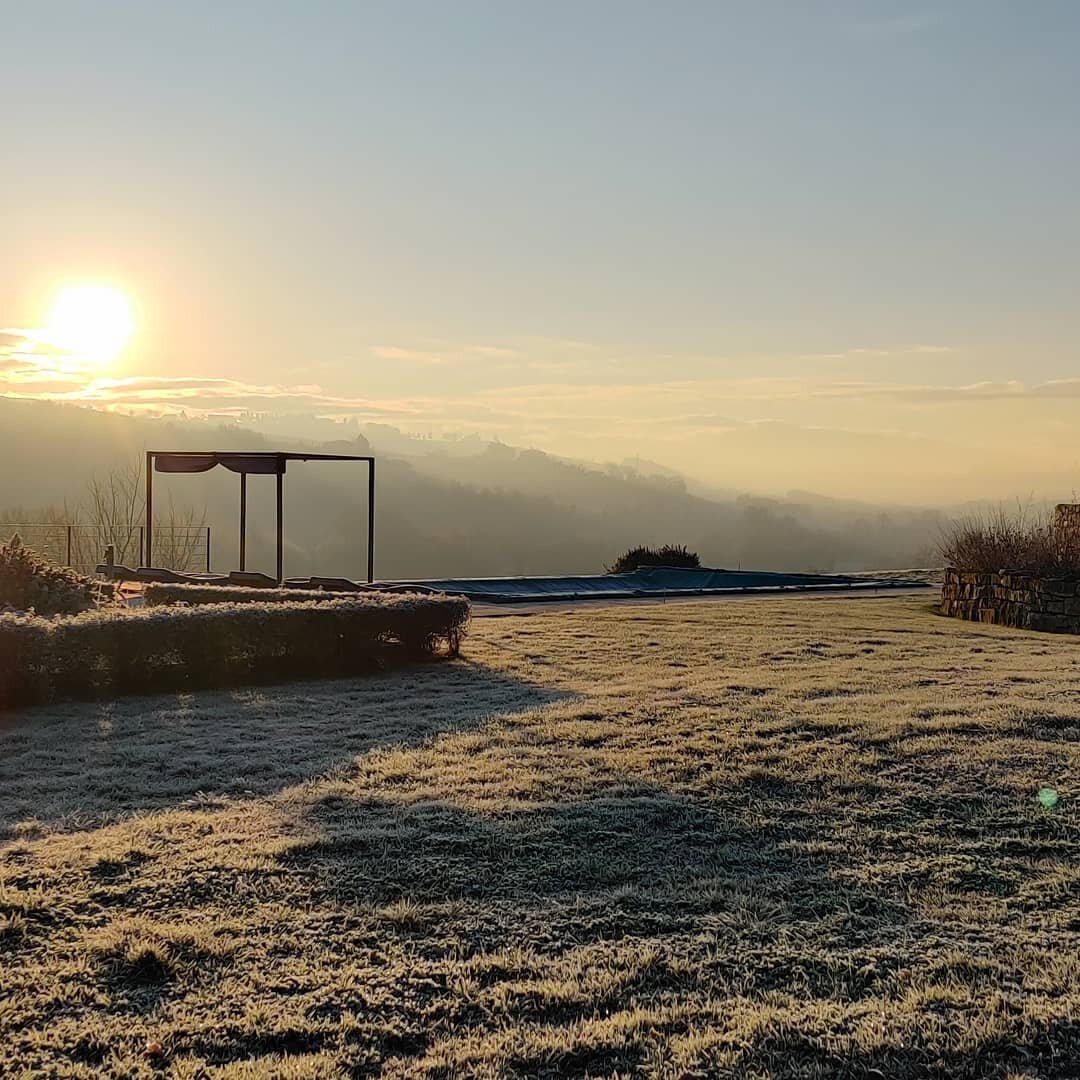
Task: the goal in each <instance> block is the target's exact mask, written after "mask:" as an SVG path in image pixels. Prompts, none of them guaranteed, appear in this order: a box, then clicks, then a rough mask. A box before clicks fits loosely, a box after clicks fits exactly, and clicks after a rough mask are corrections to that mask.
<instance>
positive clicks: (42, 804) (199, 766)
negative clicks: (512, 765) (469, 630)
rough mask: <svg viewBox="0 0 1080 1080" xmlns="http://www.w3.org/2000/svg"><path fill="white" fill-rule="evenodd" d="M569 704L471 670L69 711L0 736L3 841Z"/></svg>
mask: <svg viewBox="0 0 1080 1080" xmlns="http://www.w3.org/2000/svg"><path fill="white" fill-rule="evenodd" d="M569 696H570V695H569V694H567V693H565V692H563V691H559V690H555V689H551V688H547V687H543V686H540V685H537V684H534V683H529V682H523V681H520V680H518V679H514V678H508V677H507V676H505V675H501V674H496V673H495V672H493V671H491V670H490V669H488V668H485V667H482V666H479V665H476V664H469V663H465V662H449V661H445V660H434V661H429V662H426V663H420V664H416V665H414V666H412V667H408V668H405V669H402V670H397V671H393V672H386V673H382V674H376V675H369V676H362V677H357V678H349V679H333V680H325V681H318V682H302V683H290V684H287V685H276V686H272V687H266V686H260V687H249V688H245V689H234V690H222V691H205V692H198V693H183V694H168V695H154V696H146V697H131V698H123V699H120V700H117V701H112V702H93V703H90V702H81V703H74V702H73V703H66V704H59V705H52V706H41V707H37V708H33V709H25V710H22V711H19V712H13V713H9V714H7V715H6V716H5V718H4V723H3V725H2V726H0V841H3V840H10V839H12V838H13V837H14V836H19V835H27V836H33V835H36V834H38V833H40V832H42V831H45V830H50V829H62V830H71V829H80V828H93V827H97V826H99V825H101V824H103V823H104V822H106V821H109V820H112V819H115V818H118V817H124V816H126V815H129V814H131V813H133V812H137V811H145V810H162V809H168V808H172V807H176V806H178V805H182V804H189V803H192V802H196V803H198V804H199V805H203V806H206V805H210V806H212V805H213V804H214V802H215V801H217V800H220V799H222V798H235V797H240V796H251V795H266V794H271V793H273V792H275V791H279V790H281V789H283V788H285V787H289V786H292V785H294V784H297V783H301V782H303V781H305V780H310V779H312V778H315V777H319V776H323V775H325V774H326V773H328V772H332V771H333V770H334V769H335V768H338V767H343V766H347V765H348V764H349V763H350V762H351V760H352V758H353V757H355V756H356V755H357V754H362V753H365V752H368V751H371V750H373V749H376V748H378V747H382V746H393V745H401V746H410V745H416V744H418V743H421V742H423V741H425V740H427V739H430V738H432V737H433V736H435V735H436V734H438V733H439V732H441V731H446V730H455V729H458V730H459V729H462V728H467V727H469V726H471V725H475V724H478V723H480V722H481V721H483V720H485V719H486V718H489V717H492V716H496V715H500V714H505V713H514V712H523V711H525V710H528V709H532V708H536V707H539V706H542V705H545V704H548V703H550V702H554V701H559V700H563V699H565V698H567V697H569Z"/></svg>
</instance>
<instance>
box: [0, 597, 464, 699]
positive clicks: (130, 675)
mask: <svg viewBox="0 0 1080 1080" xmlns="http://www.w3.org/2000/svg"><path fill="white" fill-rule="evenodd" d="M468 619H469V602H468V601H467V600H466V599H465V598H464V597H456V596H417V595H411V594H394V595H387V594H376V595H370V596H365V597H364V598H363V599H356V600H331V601H328V602H325V603H263V604H254V603H252V604H212V605H206V606H204V607H159V608H142V609H139V610H132V609H127V608H113V609H108V610H105V609H103V610H100V611H96V612H86V613H83V614H80V615H72V616H68V617H60V618H56V619H43V618H40V617H37V616H34V615H19V614H14V615H0V706H9V707H10V706H15V705H24V704H30V703H34V702H46V701H56V700H61V699H64V698H87V697H97V696H100V695H102V694H109V695H114V694H123V693H135V692H152V691H161V690H175V689H184V688H193V687H197V686H221V685H237V684H242V683H244V682H258V681H265V680H277V679H284V678H313V677H318V676H328V675H344V674H350V673H354V672H357V671H363V670H368V669H370V668H372V667H375V666H377V665H378V664H379V661H380V659H381V658H382V657H383V656H385V651H384V650H385V646H387V645H388V644H389V643H391V642H398V643H400V644H401V645H402V646H403V647H404V648H405V650H406V651H407V652H409V653H419V652H424V651H427V652H431V651H434V649H435V648H436V647H437V645H438V643H439V642H440V641H445V642H446V643H447V646H448V650H449V652H450V653H451V655H456V654H457V651H458V648H459V645H460V641H461V637H462V635H463V634H464V631H465V627H466V625H467V623H468Z"/></svg>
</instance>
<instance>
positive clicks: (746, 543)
mask: <svg viewBox="0 0 1080 1080" xmlns="http://www.w3.org/2000/svg"><path fill="white" fill-rule="evenodd" d="M275 428H279V429H281V430H275V432H274V433H273V435H272V436H268V435H266V434H263V433H262V432H260V431H258V430H254V429H251V428H245V427H241V426H238V425H236V424H233V423H228V424H215V423H208V422H206V421H201V420H199V421H196V420H190V421H189V420H183V419H181V420H157V419H143V418H134V417H129V416H121V415H116V414H109V413H104V412H97V411H93V410H89V409H84V408H76V407H73V406H65V405H57V404H51V403H44V402H29V401H19V400H14V399H10V398H0V460H3V461H4V462H5V463H8V466H7V467H5V468H4V469H3V471H2V472H0V521H3V520H5V517H7V516H10V515H11V514H12V513H14V511H15V510H16V508H21V509H22V511H23V512H24V513H26V512H29V511H36V510H44V509H45V508H48V507H53V508H57V507H60V506H62V505H63V504H64V503H65V502H66V503H68V504H69V505H74V504H76V503H77V502H78V500H79V499H80V498H81V497H82V494H83V492H84V490H85V488H86V485H87V482H88V481H89V479H90V477H91V476H92V475H94V474H97V475H102V474H104V473H106V472H107V471H108V470H109V469H111V468H115V467H117V466H118V465H121V464H125V463H130V462H131V461H132V460H133V459H135V460H137V459H138V457H139V455H141V453H142V451H143V450H144V449H146V448H148V447H149V448H154V449H181V450H182V449H208V448H213V449H236V450H239V449H251V450H255V449H259V450H267V449H304V448H309V449H316V448H317V449H322V450H325V451H327V452H335V451H336V452H353V453H364V452H367V451H368V448H369V447H370V448H371V450H373V452H374V453H375V454H376V455H378V457H379V464H378V481H379V482H378V493H377V524H378V531H377V546H376V572H377V574H378V575H379V576H385V577H414V576H447V575H480V574H483V575H510V574H541V573H583V572H599V571H600V570H602V568H603V566H604V564H605V563H608V562H610V561H612V559H613V558H614V557H615V556H616V555H617V554H618V553H619V552H621V551H622V550H624V549H626V548H628V547H631V546H633V545H636V544H652V545H657V544H663V543H678V544H686V545H687V546H688V547H690V548H691V549H693V550H696V551H697V552H698V553H699V554H700V555H701V558H702V561H703V562H704V563H706V564H708V565H713V566H726V567H737V566H740V565H741V566H743V567H753V568H759V569H777V570H780V569H783V570H816V571H828V570H838V571H848V570H858V569H867V568H872V569H879V568H887V567H903V566H913V565H914V566H918V565H927V563H928V562H932V561H933V559H932V549H933V546H934V542H935V539H936V536H937V534H938V530H939V528H940V524H941V515H940V514H939V513H938V512H936V511H931V510H912V509H906V508H884V507H874V506H870V505H866V504H862V503H857V502H847V501H843V502H841V501H837V500H828V499H823V498H820V497H817V496H813V495H810V494H806V495H799V496H797V497H791V498H787V499H767V498H760V497H755V496H752V495H739V496H733V497H726V498H725V497H719V496H718V497H712V498H706V497H703V496H700V495H695V494H692V493H691V492H690V491H688V490H687V485H686V483H685V481H684V480H683V478H682V477H680V476H679V475H678V474H675V473H673V472H672V471H671V470H666V469H664V468H663V467H662V466H661V467H653V466H652V465H651V463H648V462H631V463H623V464H619V465H607V466H603V465H588V464H584V463H580V462H574V461H570V460H567V459H564V458H560V457H557V456H555V455H552V454H547V453H543V452H541V451H538V450H530V449H520V448H517V447H512V446H507V445H503V444H501V443H492V442H486V441H483V440H481V439H478V438H477V439H419V438H413V437H410V436H408V435H405V434H403V433H401V432H399V431H396V430H395V429H393V428H387V427H384V426H382V425H371V426H370V427H365V428H363V429H361V428H359V427H357V426H355V425H339V428H340V432H339V437H336V438H332V439H329V440H324V441H318V442H315V441H311V440H306V441H305V440H303V439H296V438H290V437H289V436H288V434H287V429H286V428H285V427H284V425H283V422H282V421H280V420H279V421H278V422H277V423H276V424H275ZM328 433H333V431H332V430H331V432H328ZM12 463H17V465H15V466H14V467H13V465H12ZM733 471H737V470H733ZM236 489H237V477H236V476H234V475H232V474H229V473H225V472H224V471H223V470H216V471H215V472H214V473H208V474H203V475H198V476H184V477H160V478H159V482H158V485H157V487H156V491H157V492H158V493H159V500H160V501H159V506H161V507H163V508H165V507H167V505H168V499H169V498H171V499H173V500H174V502H175V504H176V505H185V504H193V505H195V506H197V507H198V508H199V509H200V510H201V509H202V507H203V506H205V508H206V514H207V520H208V521H209V523H210V524H211V526H212V528H213V534H214V550H215V564H216V565H217V566H219V567H222V568H229V567H231V566H233V565H235V561H236V535H235V533H236V494H237V491H236ZM249 496H250V517H249V567H254V568H258V567H263V568H267V567H269V566H270V565H271V564H272V559H273V556H272V540H273V520H272V512H273V484H272V482H271V481H270V480H268V479H265V478H260V477H252V478H251V480H250V481H249ZM364 497H365V484H364V476H363V471H362V468H359V467H355V466H350V465H334V464H325V465H323V464H320V465H315V464H306V465H305V464H298V465H294V466H291V467H290V471H289V474H288V476H287V480H286V507H287V513H286V535H287V540H288V553H287V560H286V571H287V572H288V573H290V574H298V575H299V574H307V573H313V572H318V573H323V574H346V575H350V576H357V575H359V574H361V573H362V572H363V569H364V565H365V559H366V555H365V552H364V548H363V536H364V520H365V512H366V510H365V503H364Z"/></svg>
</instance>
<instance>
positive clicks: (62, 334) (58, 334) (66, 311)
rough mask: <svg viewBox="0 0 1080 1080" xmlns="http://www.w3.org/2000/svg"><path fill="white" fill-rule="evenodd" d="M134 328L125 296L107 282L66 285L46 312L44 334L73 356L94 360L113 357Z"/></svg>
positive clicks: (51, 341)
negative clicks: (50, 308)
mask: <svg viewBox="0 0 1080 1080" xmlns="http://www.w3.org/2000/svg"><path fill="white" fill-rule="evenodd" d="M133 329H134V324H133V323H132V319H131V305H130V304H129V303H128V300H127V297H126V296H125V295H124V294H123V293H122V292H120V290H119V289H114V288H112V287H111V286H109V285H69V286H68V287H67V288H65V289H62V290H61V291H60V293H59V294H58V295H57V297H56V300H55V301H54V303H53V306H52V310H51V311H50V312H49V319H48V323H47V324H46V327H45V333H44V335H43V337H45V338H46V339H47V340H48V341H49V343H50V344H52V345H55V346H57V347H58V348H61V349H66V350H68V351H69V352H70V353H71V354H72V355H73V356H74V357H76V358H78V359H80V360H86V361H91V362H93V363H99V364H100V363H107V362H108V361H110V360H115V359H116V357H117V356H118V355H119V354H120V352H121V351H122V350H123V348H124V346H125V345H126V344H127V340H128V338H129V337H130V336H131V332H132V330H133Z"/></svg>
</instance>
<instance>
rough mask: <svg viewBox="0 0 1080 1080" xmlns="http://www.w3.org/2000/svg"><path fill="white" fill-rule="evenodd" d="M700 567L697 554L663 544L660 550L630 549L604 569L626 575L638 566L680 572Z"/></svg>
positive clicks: (679, 547) (672, 545) (646, 548)
mask: <svg viewBox="0 0 1080 1080" xmlns="http://www.w3.org/2000/svg"><path fill="white" fill-rule="evenodd" d="M700 565H701V560H700V559H699V558H698V556H697V552H694V551H687V550H686V548H685V547H682V546H681V545H680V546H678V547H676V546H675V545H674V544H665V545H664V546H663V547H660V548H650V547H636V548H631V549H630V550H629V551H626V552H623V554H622V555H620V556H619V557H618V558H617V559H616V560H615V561H614V562H613V563H612V564H611V566H605V567H604V569H605V571H606V572H607V573H609V574H628V573H631V572H632V571H634V570H636V569H637V568H638V567H639V566H673V567H677V568H679V569H682V570H693V569H696V568H697V567H699V566H700Z"/></svg>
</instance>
